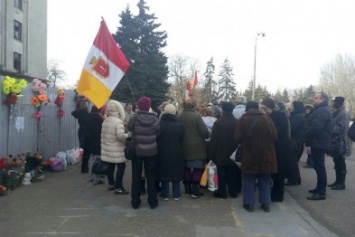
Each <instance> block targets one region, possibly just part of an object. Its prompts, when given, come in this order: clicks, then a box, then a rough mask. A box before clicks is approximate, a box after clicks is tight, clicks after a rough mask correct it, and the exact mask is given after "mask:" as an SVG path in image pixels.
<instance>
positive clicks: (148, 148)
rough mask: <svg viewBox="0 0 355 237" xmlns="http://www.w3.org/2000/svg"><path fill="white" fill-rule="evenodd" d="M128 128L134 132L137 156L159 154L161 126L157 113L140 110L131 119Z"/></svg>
mask: <svg viewBox="0 0 355 237" xmlns="http://www.w3.org/2000/svg"><path fill="white" fill-rule="evenodd" d="M128 130H129V131H130V132H132V138H133V140H134V142H135V154H136V155H137V156H155V155H157V153H158V149H157V136H158V135H159V130H160V126H159V119H158V118H157V115H156V114H155V113H151V112H147V111H138V112H137V113H136V114H134V115H133V116H132V117H131V119H130V120H129V122H128Z"/></svg>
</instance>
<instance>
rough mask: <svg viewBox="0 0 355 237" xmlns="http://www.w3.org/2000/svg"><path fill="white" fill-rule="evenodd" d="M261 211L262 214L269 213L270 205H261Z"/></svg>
mask: <svg viewBox="0 0 355 237" xmlns="http://www.w3.org/2000/svg"><path fill="white" fill-rule="evenodd" d="M261 209H263V211H264V212H270V205H269V204H261Z"/></svg>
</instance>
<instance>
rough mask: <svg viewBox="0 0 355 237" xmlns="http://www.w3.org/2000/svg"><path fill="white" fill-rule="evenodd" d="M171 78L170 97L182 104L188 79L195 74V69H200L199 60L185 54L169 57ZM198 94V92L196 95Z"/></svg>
mask: <svg viewBox="0 0 355 237" xmlns="http://www.w3.org/2000/svg"><path fill="white" fill-rule="evenodd" d="M168 66H169V78H170V80H171V86H170V88H169V92H168V95H167V96H168V97H169V98H170V99H171V100H173V101H175V102H177V103H178V104H181V103H182V102H183V100H184V98H185V86H186V83H187V81H188V80H191V79H192V78H193V76H194V73H195V70H197V69H198V61H197V60H196V59H192V58H190V57H187V56H183V55H174V56H172V57H170V58H169V61H168ZM197 96H198V92H197V91H196V94H194V97H197Z"/></svg>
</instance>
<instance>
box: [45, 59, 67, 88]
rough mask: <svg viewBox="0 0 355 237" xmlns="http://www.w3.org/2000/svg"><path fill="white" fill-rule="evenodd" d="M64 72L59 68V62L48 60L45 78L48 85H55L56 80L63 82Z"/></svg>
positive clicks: (56, 83) (56, 84)
mask: <svg viewBox="0 0 355 237" xmlns="http://www.w3.org/2000/svg"><path fill="white" fill-rule="evenodd" d="M65 77H66V73H65V72H64V71H63V70H62V69H61V68H60V65H59V62H58V61H56V60H50V61H49V62H48V63H47V80H48V85H49V86H50V87H57V86H58V82H59V83H64V82H65Z"/></svg>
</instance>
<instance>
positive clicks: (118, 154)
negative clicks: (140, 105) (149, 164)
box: [101, 100, 128, 194]
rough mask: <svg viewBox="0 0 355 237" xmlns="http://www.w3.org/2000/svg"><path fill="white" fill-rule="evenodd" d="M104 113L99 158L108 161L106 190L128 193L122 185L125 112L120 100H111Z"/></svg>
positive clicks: (124, 167) (124, 165) (124, 162)
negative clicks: (105, 114) (105, 115)
mask: <svg viewBox="0 0 355 237" xmlns="http://www.w3.org/2000/svg"><path fill="white" fill-rule="evenodd" d="M106 113H107V118H106V119H105V120H104V122H103V124H102V130H101V159H102V160H103V161H106V162H108V163H109V171H108V174H107V178H108V184H109V186H108V190H109V191H111V190H115V191H114V193H115V194H128V192H127V191H126V190H125V189H124V187H123V185H122V180H123V175H124V172H125V170H126V158H125V155H124V147H125V141H126V138H127V134H125V130H124V125H123V121H124V118H125V112H124V110H123V107H122V105H121V104H120V102H118V101H116V100H111V101H110V102H109V103H108V105H107V109H106ZM116 167H117V171H116V175H115V178H114V172H115V168H116Z"/></svg>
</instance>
